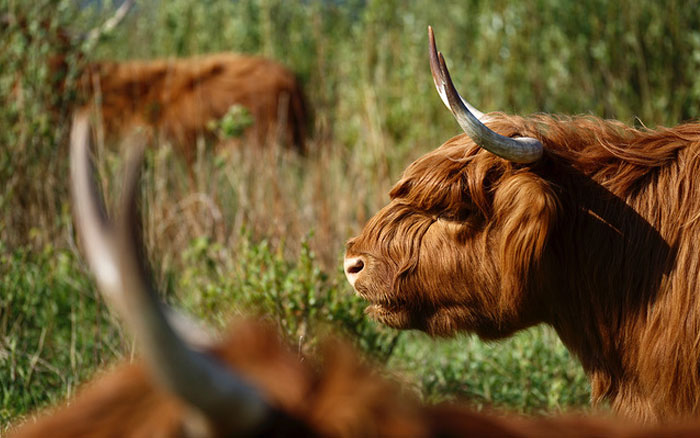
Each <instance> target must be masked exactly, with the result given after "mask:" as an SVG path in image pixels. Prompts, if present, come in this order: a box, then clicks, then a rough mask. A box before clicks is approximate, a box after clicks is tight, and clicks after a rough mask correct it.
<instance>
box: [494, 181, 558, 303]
mask: <svg viewBox="0 0 700 438" xmlns="http://www.w3.org/2000/svg"><path fill="white" fill-rule="evenodd" d="M493 210H494V214H495V215H496V217H495V218H494V219H495V226H496V227H497V229H498V231H497V232H498V234H499V241H498V244H497V245H498V246H497V248H498V255H499V261H500V269H501V294H500V298H499V299H500V301H501V302H500V304H501V305H500V308H501V309H503V311H505V312H507V311H508V309H514V308H516V307H517V305H518V303H519V302H520V300H522V298H523V297H524V294H525V293H526V288H527V284H528V282H529V281H530V280H531V279H532V278H533V273H534V272H536V271H537V269H538V265H539V263H540V261H541V259H542V254H543V252H544V249H545V247H546V245H547V239H548V237H549V235H550V232H551V229H552V228H553V227H554V225H555V222H556V218H557V213H558V210H559V202H558V199H557V197H556V194H555V192H554V190H552V187H551V186H550V185H549V183H548V182H547V181H546V180H544V179H542V178H540V177H538V176H536V175H534V174H532V173H520V174H517V175H513V176H511V177H509V178H507V179H506V180H503V181H501V183H500V184H499V185H498V188H497V189H496V192H495V194H494V202H493Z"/></svg>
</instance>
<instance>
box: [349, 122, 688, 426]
mask: <svg viewBox="0 0 700 438" xmlns="http://www.w3.org/2000/svg"><path fill="white" fill-rule="evenodd" d="M489 120H490V122H489V123H488V125H489V127H490V128H491V129H493V130H495V131H496V132H498V133H500V134H502V135H506V136H511V137H514V136H524V137H534V138H537V139H539V140H540V141H541V142H542V144H543V145H544V148H545V156H544V157H543V159H542V160H541V161H539V162H537V163H534V164H528V165H522V164H513V163H510V162H507V161H505V160H503V159H501V158H499V157H496V156H494V155H493V154H490V153H488V152H487V151H484V150H481V149H480V148H478V147H477V146H476V145H475V144H474V143H473V142H472V141H471V140H470V139H469V138H468V137H466V136H464V135H461V136H458V137H455V138H453V139H451V140H449V141H448V142H446V143H445V144H443V145H442V146H441V147H439V148H438V149H436V150H435V151H433V152H431V153H428V154H427V155H425V156H423V157H421V158H420V159H418V160H417V161H416V162H414V163H413V164H411V165H410V166H409V167H408V168H407V169H406V171H405V172H404V175H403V177H402V178H401V180H400V181H399V182H398V183H397V184H396V186H395V187H394V188H393V190H392V191H391V198H392V200H391V202H390V203H389V204H388V205H387V206H386V207H385V208H384V209H382V210H381V211H380V212H378V213H377V214H376V215H375V216H374V217H373V218H372V219H371V220H370V221H369V222H368V224H367V225H366V226H365V228H364V230H363V231H362V233H361V234H360V235H359V236H358V237H357V238H355V239H352V240H351V241H350V242H348V245H347V255H348V257H356V256H360V257H362V258H363V259H364V266H365V267H364V269H363V270H362V272H361V273H360V274H359V276H358V278H357V280H356V283H355V289H356V291H357V292H358V293H359V294H360V295H361V296H363V297H365V298H366V299H368V300H369V301H370V302H371V305H370V306H369V307H368V313H369V314H370V315H372V316H374V317H375V318H376V319H378V320H380V321H382V322H384V323H386V324H388V325H391V326H394V327H398V328H418V329H421V330H425V331H427V332H429V333H432V334H436V335H445V336H446V335H452V334H453V333H455V332H456V331H459V330H466V331H471V332H475V333H477V334H478V335H479V336H481V337H482V338H484V339H499V338H503V337H506V336H509V335H511V334H512V333H514V332H515V331H518V330H522V329H525V328H527V327H530V326H533V325H535V324H539V323H546V324H549V325H551V326H552V327H554V328H555V330H556V331H557V332H558V334H559V336H560V337H561V339H562V341H563V342H564V343H565V344H566V345H567V347H568V348H569V349H570V350H571V351H572V352H573V353H574V354H575V355H576V356H577V357H578V358H579V359H580V360H581V362H582V364H583V367H584V369H585V370H586V372H587V374H588V375H589V377H590V380H591V385H592V392H593V399H594V402H599V401H601V400H604V399H605V400H607V401H609V402H610V404H611V405H612V407H613V409H614V410H615V411H616V412H618V413H620V414H624V415H626V416H628V417H632V418H635V419H640V420H645V421H659V420H672V419H679V418H688V417H694V416H697V415H699V414H700V374H699V369H698V365H699V360H700V359H699V358H700V307H699V306H700V302H699V298H700V297H699V296H698V294H699V293H700V289H699V286H700V285H699V283H698V281H699V280H700V251H698V248H697V247H696V246H695V245H697V240H698V236H700V182H699V181H698V179H697V178H698V175H700V157H699V155H700V124H697V123H691V124H685V125H681V126H678V127H675V128H672V129H667V128H660V129H658V130H647V129H633V128H630V127H628V126H625V125H623V124H621V123H620V122H616V121H604V120H600V119H597V118H594V117H574V118H567V117H550V116H544V115H540V116H533V117H530V118H522V117H514V116H506V115H504V114H500V113H494V114H489Z"/></svg>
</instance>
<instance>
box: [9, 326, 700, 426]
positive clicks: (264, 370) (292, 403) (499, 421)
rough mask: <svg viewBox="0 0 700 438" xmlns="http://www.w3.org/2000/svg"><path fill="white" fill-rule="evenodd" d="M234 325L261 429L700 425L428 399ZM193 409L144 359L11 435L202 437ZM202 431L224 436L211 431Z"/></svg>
mask: <svg viewBox="0 0 700 438" xmlns="http://www.w3.org/2000/svg"><path fill="white" fill-rule="evenodd" d="M232 329H233V330H232V336H230V337H229V338H228V339H227V340H226V341H225V342H223V343H222V344H221V346H220V347H219V348H218V349H216V350H215V352H214V354H216V355H217V356H218V357H219V358H220V359H222V360H223V361H224V362H225V363H226V364H227V365H228V366H231V367H232V369H235V370H236V371H237V372H238V373H240V374H241V375H242V376H244V377H245V378H246V379H247V380H248V381H249V382H250V383H252V384H253V385H255V386H256V387H258V388H260V389H262V393H263V394H264V396H265V397H266V398H267V399H268V400H270V401H271V404H272V405H273V406H274V407H275V408H276V409H277V410H278V412H277V414H276V415H275V416H274V418H272V419H271V420H270V422H269V423H268V424H266V425H264V427H263V428H262V429H260V430H259V431H257V432H256V433H254V434H253V435H254V436H336V437H358V436H367V437H369V436H412V437H420V436H423V437H428V436H432V437H440V436H443V437H447V436H455V437H458V436H459V437H463V436H469V437H484V438H485V437H494V438H496V437H499V438H503V437H514V438H515V437H522V438H528V437H529V438H534V437H538V438H541V437H561V436H567V437H574V438H575V437H581V438H583V437H601V436H602V437H638V438H641V437H660V436H675V437H683V436H688V437H690V436H696V435H697V433H698V431H700V427H698V426H694V425H687V426H682V427H681V426H679V427H674V428H665V429H652V430H649V429H642V428H640V427H638V426H633V425H629V424H620V423H619V422H615V423H613V422H611V421H609V420H603V419H594V418H585V417H574V416H569V417H559V418H550V419H544V418H543V419H526V418H520V417H515V416H510V417H507V416H498V415H495V414H484V413H477V412H475V411H472V410H470V409H469V408H468V407H466V406H458V405H448V404H443V405H435V406H424V405H421V404H419V403H418V402H417V401H416V400H415V399H414V398H413V397H412V396H411V395H410V394H406V393H404V392H401V391H400V390H399V388H398V387H397V386H396V385H394V384H392V383H389V382H387V381H386V380H383V379H382V378H380V377H379V376H378V375H377V374H376V373H375V372H374V371H373V370H372V369H371V368H370V367H368V366H367V365H366V364H365V363H363V362H362V361H361V360H360V359H359V358H358V356H357V355H356V354H355V353H354V352H353V351H352V349H351V348H349V347H348V346H347V345H346V344H344V343H340V342H338V341H329V342H327V343H326V344H325V346H324V347H323V351H322V361H321V362H320V363H309V362H308V361H302V359H301V358H300V357H298V356H297V355H296V354H294V353H292V352H291V351H290V350H289V349H287V348H286V346H284V344H283V343H282V342H280V340H279V338H278V336H277V335H276V333H275V331H274V330H272V329H271V328H270V327H269V326H266V325H264V324H261V323H259V322H256V321H253V320H248V321H239V322H238V323H236V324H234V327H232ZM189 409H190V408H188V407H187V406H186V404H185V403H183V402H181V401H179V400H177V399H176V398H175V397H173V396H172V395H170V394H168V393H167V392H166V391H164V390H162V389H160V388H158V387H157V386H155V385H154V384H153V383H151V379H150V377H149V375H148V372H147V371H145V370H144V368H143V367H142V365H141V364H139V363H137V364H124V365H120V366H119V367H117V368H116V369H115V370H113V371H111V372H109V373H107V374H105V375H104V376H102V377H98V378H97V379H96V380H94V381H93V382H90V383H88V384H87V385H86V386H85V387H84V388H83V389H82V390H81V391H79V393H78V396H77V397H75V399H74V400H72V401H71V402H70V404H68V405H66V406H64V407H60V408H57V409H54V410H52V411H48V412H46V413H44V414H42V415H40V416H39V417H38V418H37V419H35V420H29V421H27V423H26V424H24V425H22V426H20V427H17V428H15V429H14V430H13V431H11V432H10V434H9V437H11V438H31V437H37V438H39V437H41V438H44V437H48V436H50V437H56V438H61V437H66V438H67V437H71V438H81V437H85V438H88V437H90V438H101V437H114V438H117V437H119V438H132V437H143V438H146V437H187V436H198V435H197V434H196V432H195V431H193V430H191V429H187V427H186V426H185V424H184V423H183V421H182V420H183V418H184V417H185V416H186V415H187V413H188V410H189ZM231 415H234V416H235V415H236V412H231ZM200 436H210V437H217V436H222V435H219V434H218V433H217V432H216V431H208V432H206V433H205V434H204V435H200ZM223 436H227V435H223Z"/></svg>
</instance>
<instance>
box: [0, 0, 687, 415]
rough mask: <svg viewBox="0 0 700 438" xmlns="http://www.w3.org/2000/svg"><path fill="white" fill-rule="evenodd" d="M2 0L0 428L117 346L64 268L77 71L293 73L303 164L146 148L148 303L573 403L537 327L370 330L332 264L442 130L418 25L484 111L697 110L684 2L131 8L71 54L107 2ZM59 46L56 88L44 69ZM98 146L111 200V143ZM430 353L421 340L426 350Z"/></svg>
mask: <svg viewBox="0 0 700 438" xmlns="http://www.w3.org/2000/svg"><path fill="white" fill-rule="evenodd" d="M75 4H76V3H75V2H72V1H65V0H64V1H56V0H37V1H34V2H17V1H14V0H0V16H4V15H5V14H10V15H11V16H14V17H19V18H21V19H16V20H14V21H12V20H10V21H9V22H8V23H6V24H2V28H0V29H1V30H2V39H1V40H0V41H1V42H0V65H1V66H2V68H0V96H1V97H2V102H3V105H2V107H1V108H0V182H2V186H1V187H0V211H1V212H2V220H0V261H1V265H0V385H1V390H2V393H1V394H0V398H1V399H2V407H1V408H0V421H3V422H4V421H7V420H9V419H11V418H15V417H16V416H18V415H22V414H24V413H26V412H27V411H29V410H31V409H32V408H35V407H36V406H40V405H44V404H46V403H49V402H51V401H53V400H55V399H57V398H60V397H61V396H63V395H66V394H70V393H72V391H73V388H74V386H75V384H76V383H77V382H78V381H82V380H83V379H85V378H86V376H87V375H88V374H90V372H92V370H94V369H95V368H96V367H99V366H102V365H103V364H104V363H105V362H107V361H110V360H112V359H113V358H114V357H118V356H123V355H127V356H131V354H132V352H133V351H132V348H131V344H130V342H129V340H128V337H126V336H125V335H124V334H123V333H122V331H121V329H119V328H118V325H116V324H115V322H114V321H113V320H112V318H111V317H110V316H109V313H108V312H107V311H106V310H105V308H104V306H103V304H102V301H101V299H100V298H99V297H98V296H97V295H96V293H95V290H94V286H93V285H92V283H91V280H89V276H88V274H87V271H86V269H85V267H84V266H83V265H82V263H81V262H80V261H79V260H80V259H79V256H78V253H79V252H78V250H77V249H76V243H75V241H74V236H73V230H72V222H71V219H70V214H69V212H70V208H69V199H68V196H67V193H68V191H67V182H68V177H67V160H66V153H67V147H66V141H67V132H68V130H69V116H70V109H71V105H72V102H73V100H74V97H75V95H74V93H73V91H72V86H71V84H72V80H73V79H74V77H75V74H76V73H77V71H79V69H80V66H81V64H82V63H84V62H86V61H88V60H96V59H131V58H153V57H169V56H189V55H194V54H200V53H206V52H214V51H224V50H230V51H237V52H245V53H259V54H264V55H266V56H269V57H271V58H274V59H277V60H279V61H280V62H282V63H284V64H286V65H288V66H290V67H291V68H292V69H293V70H294V71H295V72H297V74H298V75H299V77H300V79H301V80H302V81H303V82H304V83H305V85H306V92H307V94H308V97H309V101H310V103H311V106H312V107H313V109H314V121H313V127H312V131H313V135H312V140H311V143H312V144H311V151H310V153H309V154H308V156H305V157H302V156H299V155H297V154H295V153H293V152H291V151H287V150H284V149H280V148H278V147H276V146H274V145H270V147H268V148H266V149H264V150H253V149H252V148H246V147H241V148H237V149H223V150H222V149H221V148H214V147H212V145H208V144H206V143H204V142H200V143H199V144H198V159H197V161H196V163H195V168H194V172H193V173H194V179H193V180H190V179H189V178H188V177H187V174H188V172H187V169H185V165H184V163H183V162H182V160H180V158H179V157H178V156H177V155H176V154H174V153H173V151H172V150H171V149H170V148H169V147H168V145H156V147H154V148H153V149H152V150H151V151H149V154H148V156H147V170H146V173H145V175H144V180H143V189H142V197H143V199H144V201H143V210H144V229H145V231H146V232H145V239H146V244H147V249H148V252H149V254H150V259H151V261H152V264H153V265H154V270H155V274H156V279H157V282H158V284H159V285H160V286H161V289H162V290H163V291H164V295H165V298H166V299H167V300H169V301H171V302H174V303H176V304H177V305H180V306H183V307H185V308H186V309H188V310H189V311H190V312H192V313H194V314H196V315H198V316H200V317H202V318H204V319H206V320H207V321H208V322H209V323H211V324H213V325H216V326H219V327H221V326H223V325H224V324H225V321H226V320H227V319H228V318H230V317H231V316H232V315H235V314H237V313H241V312H257V313H261V314H263V315H266V317H267V318H270V319H271V320H274V321H276V322H277V323H278V324H279V326H280V328H281V329H282V330H283V331H284V332H285V333H286V334H287V335H288V336H289V338H290V339H292V340H293V341H294V342H295V343H297V344H298V345H299V348H300V349H302V350H305V351H309V352H311V353H313V347H314V343H315V342H316V339H317V338H318V336H319V334H320V333H322V332H324V331H325V330H327V327H333V328H334V329H336V330H341V331H342V332H344V333H345V334H346V335H348V336H350V337H352V339H353V340H354V341H355V342H356V343H357V344H358V345H359V346H360V347H361V348H362V349H363V350H364V351H366V352H368V353H369V354H370V355H371V356H373V357H374V360H377V361H380V362H384V363H386V364H387V365H388V366H389V367H390V369H391V370H393V371H392V375H393V376H394V377H396V378H399V379H401V380H402V381H404V382H405V383H406V384H408V385H413V386H414V387H415V388H416V391H417V392H418V393H420V394H422V395H423V396H424V397H425V398H426V399H427V400H439V399H444V398H451V397H455V396H467V397H469V398H470V399H471V400H473V401H474V402H475V403H476V404H477V405H497V406H503V407H510V408H514V409H518V410H521V411H527V412H533V411H537V412H540V411H544V410H552V409H567V408H571V407H580V406H583V405H585V404H586V399H587V394H588V388H587V386H586V384H585V382H584V380H585V379H584V378H583V374H582V371H581V370H580V368H579V367H578V365H575V361H574V360H573V359H572V358H571V357H570V356H569V355H568V353H567V352H566V351H565V349H564V348H563V347H562V346H561V344H560V343H559V341H558V340H557V339H556V337H555V336H554V335H553V334H552V333H551V332H550V331H548V330H547V329H537V330H535V331H531V332H528V333H525V334H521V335H519V336H518V337H517V338H515V339H514V340H509V341H507V342H505V343H498V344H495V345H485V344H483V343H481V342H479V341H478V340H476V339H474V338H460V339H458V340H454V341H441V342H436V341H431V340H427V339H425V338H424V337H422V336H418V335H415V334H399V333H397V332H394V331H391V330H388V329H385V328H381V327H378V326H376V325H375V324H373V323H371V322H369V321H367V320H366V319H365V318H364V315H363V314H362V307H363V304H362V303H361V302H360V301H359V300H358V299H357V298H355V297H353V296H352V293H351V290H350V288H349V287H348V286H347V285H346V284H345V282H344V280H343V278H342V273H341V272H340V269H339V268H338V266H339V261H340V256H341V254H342V248H343V243H344V241H345V240H346V239H347V238H348V237H350V236H352V235H354V234H355V233H357V232H358V231H359V229H360V227H361V226H362V224H363V223H364V222H365V221H366V219H367V218H369V217H370V216H371V215H372V214H373V213H374V212H375V211H376V210H377V209H378V208H380V207H381V206H382V205H383V204H384V203H385V202H386V201H387V199H388V197H387V192H388V190H389V189H390V187H391V185H392V183H393V182H394V181H396V180H397V178H398V176H399V175H400V172H401V170H402V169H403V168H404V167H405V166H406V165H407V164H408V163H409V162H410V161H411V160H413V159H415V158H417V157H418V156H420V155H421V154H423V153H425V152H427V151H429V150H431V149H433V148H435V147H437V146H438V145H439V144H440V143H442V142H443V141H445V140H447V139H448V138H450V137H452V136H453V135H455V134H458V133H459V129H458V127H457V126H456V125H455V123H454V122H453V120H452V117H451V115H450V114H449V113H448V111H446V110H445V109H444V107H442V103H441V102H440V100H439V98H438V97H437V95H436V93H435V91H434V89H433V84H432V80H431V77H430V73H429V68H428V64H427V36H426V28H427V25H428V24H432V25H433V26H434V28H435V30H436V34H437V38H438V41H439V44H440V48H441V50H442V51H443V52H444V53H445V56H446V58H447V62H448V63H449V65H450V68H451V71H452V72H453V74H454V79H455V81H456V82H457V83H458V86H459V87H460V89H461V90H462V92H463V94H464V95H465V96H466V97H467V98H469V99H470V100H471V101H472V102H473V103H474V104H476V105H477V106H478V107H479V108H481V109H482V110H486V111H489V110H504V111H507V112H513V113H520V114H527V113H532V112H539V111H544V112H561V113H587V114H593V115H598V116H601V117H614V118H618V119H621V120H623V121H625V122H628V123H640V122H641V123H644V124H646V125H647V126H656V125H672V124H675V123H678V122H679V121H682V120H686V119H691V118H694V117H697V115H698V113H700V81H698V80H697V79H696V76H697V74H696V73H697V71H698V70H699V68H698V67H700V65H699V64H700V6H699V5H696V4H693V3H691V4H687V3H686V2H680V1H673V0H672V1H669V2H664V3H659V2H655V1H653V0H637V1H630V0H623V1H603V0H595V1H590V2H562V1H558V0H538V1H536V2H507V1H505V0H492V1H481V0H472V1H464V2H452V1H448V2H440V3H439V5H438V4H437V3H436V2H432V1H428V0H409V1H397V0H372V1H369V0H368V1H360V0H345V1H343V0H337V1H305V2H290V1H284V0H239V1H229V0H207V1H199V2H190V1H186V0H171V1H168V2H164V1H162V0H161V1H157V0H154V1H142V2H138V4H137V7H136V8H135V10H134V11H132V13H131V14H130V15H129V17H128V18H127V20H125V22H124V23H122V25H121V26H119V27H118V28H117V29H116V30H115V31H114V33H113V34H111V35H106V36H104V37H103V38H102V39H101V41H100V42H99V44H98V45H97V46H96V47H94V48H91V49H90V50H89V51H88V52H86V53H85V54H84V55H80V56H79V50H80V49H83V48H82V47H81V45H80V44H79V43H76V44H73V45H68V46H66V44H65V41H64V40H61V39H60V38H57V37H56V35H57V34H56V30H57V29H59V28H64V29H67V30H68V31H69V33H71V34H72V35H73V36H76V35H80V34H82V33H84V32H86V31H87V30H89V29H91V28H92V27H93V26H95V25H97V23H99V22H101V20H103V19H104V17H105V16H107V15H109V13H110V11H111V10H112V9H113V7H112V5H111V4H110V3H109V2H104V3H100V2H90V3H88V4H87V6H86V7H84V8H83V9H80V10H78V9H76V7H75ZM100 5H103V6H104V9H100V8H99V6H100ZM60 51H63V52H67V53H68V54H69V55H71V56H72V57H73V58H72V60H73V61H74V62H72V63H71V66H73V67H75V71H72V70H71V71H68V72H65V73H64V74H65V75H66V78H67V79H68V80H67V82H66V87H65V88H64V89H61V90H58V89H56V87H55V83H56V81H55V79H56V78H52V77H49V76H50V75H49V70H48V68H47V67H48V65H47V60H48V59H49V57H50V55H51V54H53V53H57V52H60ZM102 146H103V147H101V148H100V149H99V153H98V158H99V161H100V163H101V168H100V170H101V175H102V182H103V188H104V190H105V192H106V194H107V198H108V199H115V197H116V196H117V194H118V192H119V183H118V182H119V168H120V163H121V160H120V154H119V151H118V150H115V149H114V148H109V147H104V146H105V145H102ZM436 352H437V353H436Z"/></svg>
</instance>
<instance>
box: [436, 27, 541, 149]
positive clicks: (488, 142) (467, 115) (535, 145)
mask: <svg viewBox="0 0 700 438" xmlns="http://www.w3.org/2000/svg"><path fill="white" fill-rule="evenodd" d="M428 39H429V46H430V70H431V72H432V74H433V82H434V83H435V88H437V91H438V94H439V95H440V98H441V99H442V101H443V102H444V103H445V105H446V106H447V108H449V110H450V111H452V114H453V115H454V117H455V119H457V123H459V126H461V127H462V129H463V130H464V132H465V133H466V134H467V135H468V136H469V138H471V139H472V140H473V141H474V143H476V144H477V145H479V146H481V147H482V148H484V149H486V150H487V151H489V152H491V153H493V154H495V155H498V156H499V157H502V158H505V159H506V160H509V161H513V162H515V163H533V162H535V161H537V160H539V159H540V158H541V157H542V151H543V147H542V143H540V141H539V140H537V139H535V138H532V137H517V138H510V137H504V136H502V135H500V134H497V133H496V132H494V131H492V130H491V129H489V128H488V127H487V126H486V125H484V124H483V123H482V122H481V120H483V118H484V115H483V114H482V113H481V112H480V111H478V110H476V109H475V108H474V107H472V106H471V105H469V103H467V101H465V100H464V99H463V98H462V96H460V94H459V93H458V92H457V90H456V89H455V86H454V84H453V83H452V78H450V72H449V71H448V70H447V65H446V64H445V58H443V56H442V53H440V52H438V50H437V47H436V45H435V36H434V35H433V28H432V27H431V26H428ZM480 119H481V120H480Z"/></svg>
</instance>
